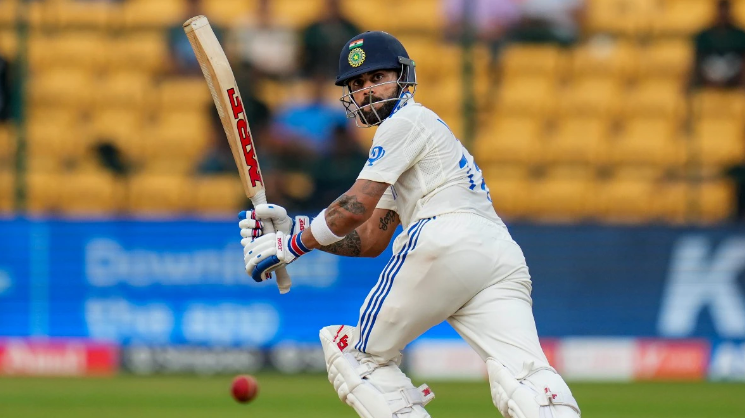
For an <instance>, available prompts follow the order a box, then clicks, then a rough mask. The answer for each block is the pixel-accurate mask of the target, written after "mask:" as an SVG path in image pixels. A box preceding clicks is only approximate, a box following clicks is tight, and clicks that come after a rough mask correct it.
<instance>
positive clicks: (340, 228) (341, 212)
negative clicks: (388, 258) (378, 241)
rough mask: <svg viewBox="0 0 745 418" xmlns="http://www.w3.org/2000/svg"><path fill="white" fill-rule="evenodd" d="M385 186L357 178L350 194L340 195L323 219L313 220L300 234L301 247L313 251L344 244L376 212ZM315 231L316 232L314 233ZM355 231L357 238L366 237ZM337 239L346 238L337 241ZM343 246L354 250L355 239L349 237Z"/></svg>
mask: <svg viewBox="0 0 745 418" xmlns="http://www.w3.org/2000/svg"><path fill="white" fill-rule="evenodd" d="M388 187H389V185H388V184H386V183H380V182H376V181H372V180H364V179H358V180H357V181H356V182H355V183H354V185H353V186H352V188H351V189H349V191H347V192H346V193H344V194H343V195H341V197H339V198H338V199H336V200H335V201H334V203H332V204H331V205H329V207H328V208H327V209H326V210H325V211H324V212H322V214H323V218H322V219H321V218H320V217H318V218H316V219H314V220H313V222H312V223H311V227H310V229H307V230H306V231H304V232H303V236H302V243H303V245H304V246H305V247H307V248H308V249H316V248H321V246H322V245H325V246H331V243H335V242H338V241H344V239H346V237H347V236H348V235H350V234H351V233H352V232H353V231H355V229H357V228H358V227H360V226H362V225H363V224H365V222H367V221H368V219H370V217H371V216H372V214H373V212H375V210H376V209H375V206H376V205H377V204H378V201H379V200H380V197H381V196H382V195H383V193H384V192H385V190H386V189H387V188H388ZM314 229H317V230H316V231H314ZM357 232H358V234H359V236H365V235H367V234H366V233H360V231H357ZM363 232H364V231H363ZM315 233H318V234H320V235H318V236H319V237H320V238H319V239H320V242H319V240H317V239H316V234H315ZM339 237H345V238H342V239H341V240H339ZM362 242H363V243H364V242H365V240H364V239H363V240H362ZM321 243H323V244H321ZM344 245H351V246H352V247H351V248H352V249H354V248H356V239H355V238H354V237H351V238H349V240H348V241H347V242H346V243H345V244H344ZM340 251H341V250H340ZM347 251H351V252H356V250H351V249H350V250H347ZM361 251H362V250H361Z"/></svg>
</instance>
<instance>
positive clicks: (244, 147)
mask: <svg viewBox="0 0 745 418" xmlns="http://www.w3.org/2000/svg"><path fill="white" fill-rule="evenodd" d="M184 32H186V36H187V37H188V38H189V42H190V43H191V47H192V49H193V50H194V54H195V55H196V56H197V60H198V61H199V66H200V67H201V68H202V73H204V78H205V80H207V85H208V86H209V88H210V92H211V93H212V99H213V100H214V101H215V106H216V107H217V113H218V114H219V115H220V121H222V127H223V129H225V135H227V137H228V142H229V143H230V150H231V151H232V152H233V159H235V165H236V166H237V167H238V172H239V173H240V176H241V183H242V184H243V190H244V191H245V192H246V197H248V198H249V199H251V203H253V204H254V206H256V205H260V204H265V203H266V202H267V201H266V190H265V189H264V179H263V178H262V177H261V169H259V160H258V159H257V158H256V148H255V147H254V141H253V137H252V136H251V129H250V128H249V126H248V120H247V119H246V112H245V110H244V107H243V99H242V98H241V93H240V92H239V91H238V86H237V84H236V82H235V76H234V75H233V70H232V69H231V68H230V63H228V58H227V57H226V56H225V51H223V49H222V46H220V42H219V41H218V40H217V37H216V36H215V32H214V31H213V30H212V26H210V22H209V21H208V20H207V18H206V17H204V16H196V17H193V18H191V19H189V20H187V21H186V22H185V23H184ZM264 232H265V233H272V232H274V227H273V225H272V224H271V223H269V222H266V223H264ZM275 273H276V276H277V286H278V287H279V293H287V292H289V291H290V286H291V285H292V281H291V280H290V275H289V274H288V273H287V270H286V269H285V268H284V267H282V268H281V269H278V270H277V271H275Z"/></svg>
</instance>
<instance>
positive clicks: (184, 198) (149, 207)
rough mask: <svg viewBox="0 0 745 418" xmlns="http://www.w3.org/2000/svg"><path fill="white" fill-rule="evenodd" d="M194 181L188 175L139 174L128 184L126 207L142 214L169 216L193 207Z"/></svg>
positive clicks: (130, 210)
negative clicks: (192, 192)
mask: <svg viewBox="0 0 745 418" xmlns="http://www.w3.org/2000/svg"><path fill="white" fill-rule="evenodd" d="M191 191H192V182H191V179H190V178H188V177H183V176H174V175H165V174H164V175H151V174H138V175H135V176H133V177H131V178H130V179H129V181H128V184H127V203H126V208H127V210H128V211H129V212H130V213H133V214H137V215H141V216H168V215H177V214H180V213H184V212H186V211H188V209H189V208H190V207H191Z"/></svg>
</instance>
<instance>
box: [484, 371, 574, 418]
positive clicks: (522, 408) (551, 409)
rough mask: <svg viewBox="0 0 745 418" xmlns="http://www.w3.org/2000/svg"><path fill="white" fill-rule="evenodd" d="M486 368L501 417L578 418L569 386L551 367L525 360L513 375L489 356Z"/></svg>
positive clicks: (495, 403) (493, 397)
mask: <svg viewBox="0 0 745 418" xmlns="http://www.w3.org/2000/svg"><path fill="white" fill-rule="evenodd" d="M486 367H487V370H488V371H489V384H490V385H491V394H492V400H493V401H494V406H496V407H497V409H499V412H501V413H502V415H503V416H504V417H505V418H580V416H581V413H580V410H579V405H577V401H576V400H575V399H574V397H573V396H572V392H571V391H570V390H569V386H567V384H566V382H564V379H562V378H561V376H559V374H558V373H556V370H554V369H553V368H552V367H549V366H543V367H536V366H534V363H533V362H526V363H525V364H524V365H523V370H522V371H521V372H520V373H519V374H518V375H517V376H513V375H512V373H510V371H509V370H508V369H507V367H505V366H504V365H502V364H501V363H499V362H498V361H497V360H495V359H493V358H491V357H490V358H488V359H487V360H486Z"/></svg>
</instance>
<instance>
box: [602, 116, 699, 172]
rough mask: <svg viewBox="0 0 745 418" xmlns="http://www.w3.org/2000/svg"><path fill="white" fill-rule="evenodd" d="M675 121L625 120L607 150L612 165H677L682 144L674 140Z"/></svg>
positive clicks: (679, 160) (680, 156) (683, 155)
mask: <svg viewBox="0 0 745 418" xmlns="http://www.w3.org/2000/svg"><path fill="white" fill-rule="evenodd" d="M675 128H676V126H675V123H674V122H672V121H670V120H669V119H660V118H657V119H649V118H636V119H631V120H629V121H627V123H626V125H625V127H624V129H623V131H622V132H621V134H620V135H619V137H618V138H616V139H615V140H614V141H611V143H610V144H611V145H610V149H609V150H608V156H609V160H610V161H611V162H612V163H614V164H642V165H645V164H648V165H657V166H664V167H670V166H681V165H682V164H683V163H684V161H685V151H686V144H685V143H683V142H680V141H679V140H678V135H676V134H677V132H676V129H675Z"/></svg>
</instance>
